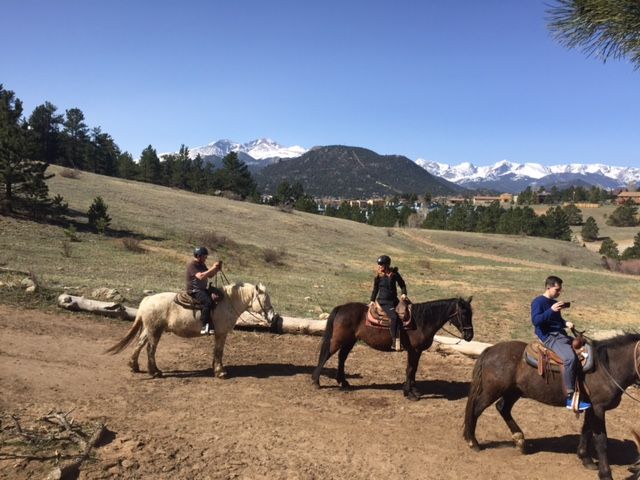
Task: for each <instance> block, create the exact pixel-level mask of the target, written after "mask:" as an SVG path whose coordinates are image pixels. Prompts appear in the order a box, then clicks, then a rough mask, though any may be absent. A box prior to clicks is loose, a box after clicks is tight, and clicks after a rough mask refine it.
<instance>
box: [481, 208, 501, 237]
mask: <svg viewBox="0 0 640 480" xmlns="http://www.w3.org/2000/svg"><path fill="white" fill-rule="evenodd" d="M503 213H504V210H503V209H502V207H501V206H500V204H498V202H492V203H491V205H489V206H488V207H481V208H479V209H478V223H477V224H476V231H477V232H481V233H495V232H496V229H497V227H498V221H499V220H500V217H501V216H502V214H503Z"/></svg>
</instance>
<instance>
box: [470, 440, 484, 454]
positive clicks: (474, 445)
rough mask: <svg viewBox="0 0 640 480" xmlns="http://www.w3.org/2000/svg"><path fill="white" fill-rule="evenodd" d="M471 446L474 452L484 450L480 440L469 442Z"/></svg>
mask: <svg viewBox="0 0 640 480" xmlns="http://www.w3.org/2000/svg"><path fill="white" fill-rule="evenodd" d="M469 448H470V449H471V450H473V451H474V452H479V451H480V450H482V449H481V448H480V444H479V443H478V442H469Z"/></svg>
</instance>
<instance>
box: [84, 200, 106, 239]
mask: <svg viewBox="0 0 640 480" xmlns="http://www.w3.org/2000/svg"><path fill="white" fill-rule="evenodd" d="M108 209H109V207H108V206H107V204H106V203H105V202H104V200H103V199H102V197H100V196H98V197H96V198H94V199H93V203H92V204H91V206H90V207H89V211H88V212H87V219H88V223H89V225H90V226H91V227H93V228H95V229H96V230H98V232H100V233H104V231H105V229H106V228H107V227H108V226H109V224H110V223H111V217H110V216H109V215H108V214H107V210H108Z"/></svg>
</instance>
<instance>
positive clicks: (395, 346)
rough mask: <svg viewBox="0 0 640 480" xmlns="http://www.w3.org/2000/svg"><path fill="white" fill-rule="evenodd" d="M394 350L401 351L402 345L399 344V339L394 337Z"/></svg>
mask: <svg viewBox="0 0 640 480" xmlns="http://www.w3.org/2000/svg"><path fill="white" fill-rule="evenodd" d="M394 350H395V351H396V352H401V351H402V345H401V344H400V339H399V338H396V344H395V345H394Z"/></svg>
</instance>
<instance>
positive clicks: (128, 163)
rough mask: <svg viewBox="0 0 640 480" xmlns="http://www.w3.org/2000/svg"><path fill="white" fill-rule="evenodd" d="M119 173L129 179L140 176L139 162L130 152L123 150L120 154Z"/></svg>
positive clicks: (119, 175) (121, 176)
mask: <svg viewBox="0 0 640 480" xmlns="http://www.w3.org/2000/svg"><path fill="white" fill-rule="evenodd" d="M117 175H118V177H120V178H126V179H128V180H133V179H135V178H138V164H137V163H136V162H134V161H133V157H132V156H131V154H130V153H129V152H123V153H121V154H120V155H118V171H117Z"/></svg>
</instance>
